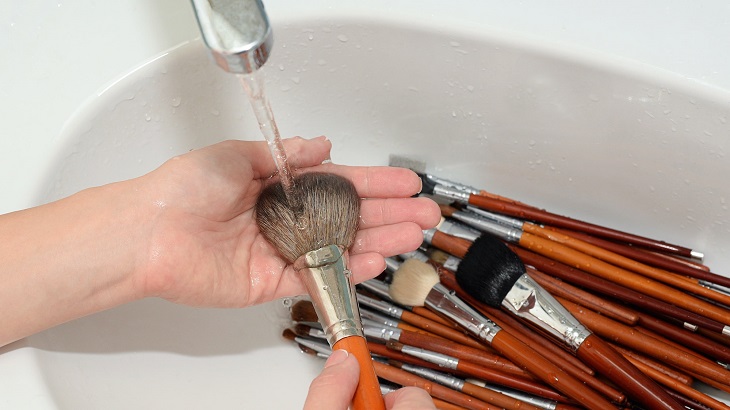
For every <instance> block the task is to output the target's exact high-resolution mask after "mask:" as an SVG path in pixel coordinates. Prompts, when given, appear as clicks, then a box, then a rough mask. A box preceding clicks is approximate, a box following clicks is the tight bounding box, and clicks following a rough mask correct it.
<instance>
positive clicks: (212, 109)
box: [210, 108, 221, 117]
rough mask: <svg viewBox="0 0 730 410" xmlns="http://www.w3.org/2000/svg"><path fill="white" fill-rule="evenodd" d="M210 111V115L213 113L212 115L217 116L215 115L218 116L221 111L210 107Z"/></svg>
mask: <svg viewBox="0 0 730 410" xmlns="http://www.w3.org/2000/svg"><path fill="white" fill-rule="evenodd" d="M210 113H211V114H212V115H213V116H214V117H217V116H219V115H220V113H221V112H220V111H218V110H216V109H215V108H211V109H210Z"/></svg>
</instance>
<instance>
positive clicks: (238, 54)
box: [192, 0, 273, 74]
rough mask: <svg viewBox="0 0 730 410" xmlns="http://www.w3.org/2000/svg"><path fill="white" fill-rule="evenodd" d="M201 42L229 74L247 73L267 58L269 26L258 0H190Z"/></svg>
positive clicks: (271, 36) (270, 38)
mask: <svg viewBox="0 0 730 410" xmlns="http://www.w3.org/2000/svg"><path fill="white" fill-rule="evenodd" d="M192 3H193V8H194V10H195V17H196V19H197V20H198V25H199V26H200V32H201V34H202V36H203V41H204V42H205V45H206V46H207V47H208V49H209V51H210V53H211V55H212V57H213V60H214V61H215V62H216V64H218V66H220V67H221V68H223V69H224V70H226V71H228V72H229V73H234V74H251V73H253V72H254V71H256V70H258V69H259V68H261V67H262V66H263V65H264V63H266V60H268V58H269V53H270V51H271V47H272V45H273V35H272V33H271V25H270V24H269V19H268V17H267V15H266V10H265V9H264V4H263V3H262V1H261V0H192Z"/></svg>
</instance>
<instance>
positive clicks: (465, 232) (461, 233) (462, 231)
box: [437, 219, 481, 241]
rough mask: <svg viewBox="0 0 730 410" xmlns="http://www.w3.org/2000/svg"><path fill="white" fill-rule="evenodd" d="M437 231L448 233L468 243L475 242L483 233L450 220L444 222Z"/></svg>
mask: <svg viewBox="0 0 730 410" xmlns="http://www.w3.org/2000/svg"><path fill="white" fill-rule="evenodd" d="M437 229H438V230H439V231H441V232H443V233H447V234H449V235H451V236H455V237H457V238H462V239H466V240H468V241H474V240H476V239H477V238H478V237H479V236H481V232H479V231H478V230H476V229H473V228H471V227H469V226H466V225H464V224H460V223H457V222H454V221H452V220H449V219H445V220H443V221H442V222H441V224H439V226H438V227H437Z"/></svg>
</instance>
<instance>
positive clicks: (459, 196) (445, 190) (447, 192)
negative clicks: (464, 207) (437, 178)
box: [433, 184, 471, 204]
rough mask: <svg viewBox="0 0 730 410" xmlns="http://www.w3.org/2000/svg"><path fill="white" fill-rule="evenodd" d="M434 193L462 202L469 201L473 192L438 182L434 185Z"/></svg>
mask: <svg viewBox="0 0 730 410" xmlns="http://www.w3.org/2000/svg"><path fill="white" fill-rule="evenodd" d="M433 194H434V195H436V196H440V197H444V198H448V199H452V200H454V201H456V202H461V203H462V204H466V203H469V197H470V196H471V194H470V193H468V192H464V191H460V190H458V189H456V188H453V187H450V186H446V185H440V184H437V185H436V186H434V187H433Z"/></svg>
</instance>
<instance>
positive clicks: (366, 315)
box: [360, 309, 400, 327]
mask: <svg viewBox="0 0 730 410" xmlns="http://www.w3.org/2000/svg"><path fill="white" fill-rule="evenodd" d="M360 317H361V318H362V320H363V323H364V321H365V319H367V320H371V321H373V322H374V323H377V324H379V325H382V326H388V327H398V325H400V321H399V320H396V319H393V318H391V317H388V316H385V315H381V314H380V313H377V312H373V311H372V310H370V309H360Z"/></svg>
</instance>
